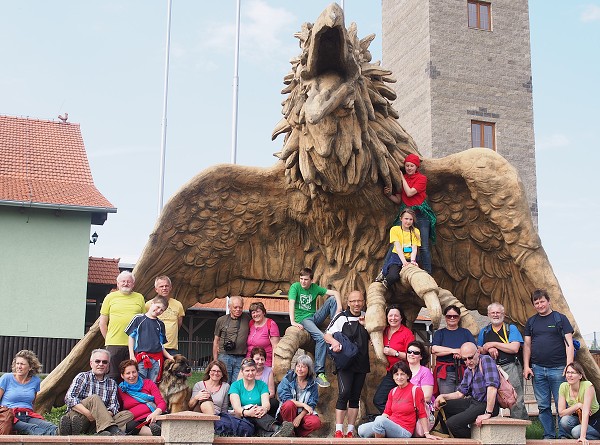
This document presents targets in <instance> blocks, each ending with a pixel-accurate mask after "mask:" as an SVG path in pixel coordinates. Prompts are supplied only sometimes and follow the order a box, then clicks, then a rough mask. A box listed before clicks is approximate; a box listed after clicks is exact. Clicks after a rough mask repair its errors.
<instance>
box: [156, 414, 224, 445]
mask: <svg viewBox="0 0 600 445" xmlns="http://www.w3.org/2000/svg"><path fill="white" fill-rule="evenodd" d="M218 419H219V416H212V415H209V414H202V413H197V412H193V411H183V412H180V413H175V414H164V415H161V416H158V417H157V420H161V421H162V424H161V427H162V437H163V438H164V439H165V445H170V444H192V443H193V444H212V443H213V440H214V438H215V420H218Z"/></svg>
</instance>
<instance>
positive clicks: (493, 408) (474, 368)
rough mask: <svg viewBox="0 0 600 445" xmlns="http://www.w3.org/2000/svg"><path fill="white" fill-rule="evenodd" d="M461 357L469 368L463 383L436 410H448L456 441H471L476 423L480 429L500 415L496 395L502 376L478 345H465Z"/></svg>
mask: <svg viewBox="0 0 600 445" xmlns="http://www.w3.org/2000/svg"><path fill="white" fill-rule="evenodd" d="M460 355H461V358H462V359H463V360H464V361H465V364H466V365H467V369H466V371H465V374H464V376H463V379H462V381H461V382H460V385H458V388H457V390H456V391H454V392H452V393H450V394H440V395H439V396H438V397H437V398H436V399H435V403H434V408H435V409H439V408H441V407H443V408H444V412H445V413H446V418H447V421H446V426H447V427H448V429H449V430H450V432H451V433H452V435H453V436H454V437H461V438H470V437H471V428H470V425H471V424H472V423H473V422H475V423H476V424H477V425H478V426H480V425H481V422H482V421H483V420H487V419H489V418H490V417H492V416H495V415H498V411H499V409H500V408H499V406H498V404H497V403H496V393H497V391H498V387H499V386H500V376H499V375H498V368H496V362H495V361H494V359H493V358H491V357H490V356H489V355H481V354H479V352H478V351H477V346H476V345H475V343H471V342H468V343H465V344H463V345H462V346H461V347H460Z"/></svg>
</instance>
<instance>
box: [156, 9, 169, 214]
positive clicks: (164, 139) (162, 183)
mask: <svg viewBox="0 0 600 445" xmlns="http://www.w3.org/2000/svg"><path fill="white" fill-rule="evenodd" d="M171 5H172V0H167V48H166V51H165V85H164V95H163V114H162V125H161V127H162V131H161V133H162V134H161V136H162V140H161V144H160V174H159V181H158V182H159V184H158V215H159V216H160V212H161V211H162V208H163V203H164V192H165V158H166V151H167V96H168V93H169V53H170V50H171Z"/></svg>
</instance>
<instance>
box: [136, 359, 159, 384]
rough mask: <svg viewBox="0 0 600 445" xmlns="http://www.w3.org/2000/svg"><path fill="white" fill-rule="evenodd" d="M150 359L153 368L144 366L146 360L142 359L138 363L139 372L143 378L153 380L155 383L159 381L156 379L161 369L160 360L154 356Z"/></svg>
mask: <svg viewBox="0 0 600 445" xmlns="http://www.w3.org/2000/svg"><path fill="white" fill-rule="evenodd" d="M149 360H150V361H151V362H152V368H144V361H143V360H142V361H141V362H140V363H138V374H139V375H140V378H142V379H148V380H152V381H153V382H154V383H157V382H156V379H157V378H158V372H159V371H160V362H159V361H158V360H154V359H153V358H151V359H149Z"/></svg>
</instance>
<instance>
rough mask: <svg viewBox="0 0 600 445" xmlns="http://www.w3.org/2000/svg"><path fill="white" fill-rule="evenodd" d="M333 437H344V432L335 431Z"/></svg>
mask: <svg viewBox="0 0 600 445" xmlns="http://www.w3.org/2000/svg"><path fill="white" fill-rule="evenodd" d="M333 437H334V438H335V439H343V438H344V433H342V432H341V431H340V430H337V431H336V432H335V434H334V435H333Z"/></svg>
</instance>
